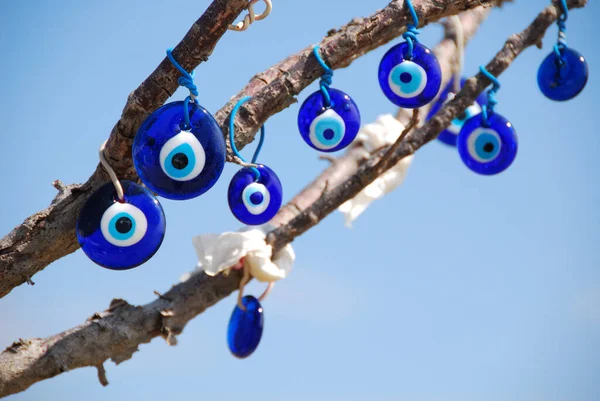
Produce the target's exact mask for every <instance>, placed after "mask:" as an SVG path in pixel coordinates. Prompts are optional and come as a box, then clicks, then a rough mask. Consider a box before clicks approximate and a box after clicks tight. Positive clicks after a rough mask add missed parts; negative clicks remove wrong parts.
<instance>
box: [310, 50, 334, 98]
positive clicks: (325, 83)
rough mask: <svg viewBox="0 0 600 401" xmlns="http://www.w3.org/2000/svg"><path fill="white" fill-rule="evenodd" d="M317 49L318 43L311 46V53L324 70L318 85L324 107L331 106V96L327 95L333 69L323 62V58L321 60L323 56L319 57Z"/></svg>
mask: <svg viewBox="0 0 600 401" xmlns="http://www.w3.org/2000/svg"><path fill="white" fill-rule="evenodd" d="M319 49H320V48H319V45H316V46H315V47H313V54H314V55H315V58H316V59H317V61H318V62H319V64H320V65H321V68H323V69H324V70H325V72H324V73H323V75H321V81H320V82H319V86H320V87H321V93H322V94H323V101H324V102H325V107H333V105H332V104H331V96H329V86H330V85H331V82H332V81H333V70H332V69H331V68H329V66H328V65H327V64H326V63H325V60H323V57H321V54H320V53H319Z"/></svg>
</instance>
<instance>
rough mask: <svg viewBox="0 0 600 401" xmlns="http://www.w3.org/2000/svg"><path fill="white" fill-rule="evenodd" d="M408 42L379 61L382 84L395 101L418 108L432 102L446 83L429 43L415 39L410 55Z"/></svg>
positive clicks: (401, 44)
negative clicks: (427, 44)
mask: <svg viewBox="0 0 600 401" xmlns="http://www.w3.org/2000/svg"><path fill="white" fill-rule="evenodd" d="M407 49H408V44H407V43H406V42H402V43H400V44H398V45H396V46H394V47H392V48H391V49H390V50H388V52H387V53H386V54H385V55H384V56H383V58H382V59H381V63H380V64H379V85H380V86H381V90H382V91H383V93H384V94H385V95H386V96H387V98H388V99H390V101H391V102H392V103H394V104H395V105H397V106H400V107H404V108H407V109H415V108H417V107H421V106H424V105H426V104H427V103H429V102H431V101H432V100H433V99H434V98H435V96H436V95H437V94H438V92H439V90H440V87H441V85H442V70H441V68H440V63H439V62H438V59H437V57H436V56H435V55H434V54H433V53H432V51H431V50H429V49H428V48H427V47H425V46H423V45H422V44H420V43H418V42H416V43H414V50H413V55H412V57H411V58H410V59H408V58H406V53H407Z"/></svg>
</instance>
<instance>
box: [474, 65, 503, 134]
mask: <svg viewBox="0 0 600 401" xmlns="http://www.w3.org/2000/svg"><path fill="white" fill-rule="evenodd" d="M479 71H481V73H482V74H483V75H485V77H486V78H487V79H489V80H490V81H492V89H490V90H489V91H488V93H487V104H486V105H485V107H483V109H482V110H481V121H482V123H483V125H484V126H485V127H489V125H490V121H489V120H488V117H489V115H490V114H492V113H494V108H495V107H496V105H497V104H498V100H496V92H498V89H500V81H498V78H496V77H495V76H493V75H492V74H491V73H490V72H489V71H488V70H486V69H485V67H484V66H482V65H481V66H479Z"/></svg>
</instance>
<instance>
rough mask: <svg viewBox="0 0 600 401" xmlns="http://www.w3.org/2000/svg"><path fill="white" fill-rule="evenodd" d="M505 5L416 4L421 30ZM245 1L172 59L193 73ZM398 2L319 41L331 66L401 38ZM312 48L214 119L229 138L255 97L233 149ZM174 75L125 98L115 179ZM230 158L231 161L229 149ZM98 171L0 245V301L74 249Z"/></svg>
mask: <svg viewBox="0 0 600 401" xmlns="http://www.w3.org/2000/svg"><path fill="white" fill-rule="evenodd" d="M503 1H509V0H414V1H413V4H414V7H415V9H416V10H417V13H418V15H419V20H420V26H424V25H427V24H429V23H430V22H434V21H437V20H439V19H440V18H443V17H446V16H449V15H455V14H457V13H458V12H459V11H463V10H468V9H473V8H475V7H479V6H480V5H496V4H499V3H502V2H503ZM246 4H247V0H229V1H225V0H216V1H214V2H213V3H212V4H211V5H210V6H209V8H208V9H207V11H206V12H205V13H204V14H203V15H202V17H200V19H199V20H198V21H197V22H196V23H195V24H194V25H193V26H192V28H191V29H190V30H189V32H188V33H187V34H186V36H185V37H184V39H183V40H182V41H181V42H180V44H179V45H177V47H176V48H175V49H174V53H173V54H174V56H175V58H176V59H177V60H178V61H179V62H180V63H181V65H182V66H183V67H184V68H186V69H187V70H192V69H194V68H195V67H196V66H197V65H198V64H199V63H200V62H202V61H204V60H206V58H207V57H208V56H209V55H210V53H211V52H212V49H213V48H214V46H215V45H216V43H217V41H218V40H219V38H220V37H221V36H222V35H223V33H224V32H225V31H226V29H227V26H228V24H230V23H231V22H232V21H233V20H234V19H235V18H236V17H237V15H239V13H240V11H241V10H242V9H243V6H245V5H246ZM403 5H404V2H403V1H392V2H391V3H390V4H389V5H388V6H386V7H384V8H383V9H382V10H380V11H377V12H376V13H375V14H373V15H371V16H370V17H367V18H356V19H354V20H352V21H351V22H350V23H348V24H347V25H345V26H343V27H342V28H340V29H338V30H332V31H330V32H329V33H328V36H327V37H326V38H325V39H324V40H323V41H322V42H321V48H322V54H323V56H324V58H325V59H326V60H327V62H328V63H329V65H330V66H331V67H332V68H334V69H337V68H342V67H346V66H348V65H349V64H350V63H351V62H352V61H353V60H354V59H356V58H357V57H360V56H362V55H363V54H365V53H367V52H369V51H371V50H373V49H375V48H376V47H378V46H381V45H383V44H385V43H387V42H389V41H390V40H392V39H394V38H396V37H398V36H399V35H400V34H401V33H402V32H404V30H405V25H406V23H407V20H408V18H410V17H409V14H408V12H407V10H406V9H405V8H404V7H403ZM311 51H312V45H311V46H308V47H307V48H306V49H304V50H303V51H301V52H298V53H296V54H294V55H292V56H290V57H288V58H287V59H285V60H283V61H282V62H280V63H278V64H277V65H275V66H273V67H272V68H270V69H268V70H266V71H264V72H262V73H260V74H258V75H257V76H256V77H254V78H253V79H252V80H251V81H250V83H249V84H248V85H247V86H246V87H245V88H244V89H243V90H242V91H241V92H240V93H239V94H238V95H236V96H235V97H234V98H232V100H231V101H230V102H228V103H227V104H226V105H225V106H224V107H223V108H222V109H221V110H219V111H218V112H217V113H216V114H215V118H216V119H217V121H218V122H219V124H220V125H221V128H222V130H223V132H224V134H225V135H227V132H228V128H227V119H228V117H229V113H230V111H231V109H232V108H233V106H234V104H235V103H236V102H237V100H238V99H239V98H240V97H242V96H252V97H253V99H252V100H250V101H249V102H248V103H246V104H245V105H244V107H242V108H241V110H240V113H239V114H238V118H237V119H236V144H237V145H238V148H239V149H241V148H243V146H244V145H246V144H248V143H249V142H251V141H252V140H253V139H254V135H255V133H256V131H257V130H258V128H259V127H260V126H261V125H262V124H263V123H264V122H265V121H266V120H267V119H268V118H269V117H270V116H272V115H273V114H275V113H277V112H279V111H281V110H283V109H285V108H286V107H288V106H289V105H290V104H292V103H294V102H295V101H296V99H295V95H297V94H298V93H300V91H302V90H303V89H304V88H305V87H306V86H308V85H309V84H310V83H312V82H313V81H314V80H315V79H317V78H318V77H319V76H320V75H321V69H320V67H319V65H318V64H317V62H316V60H315V59H314V57H312V56H311ZM178 77H179V73H178V72H177V71H176V69H175V68H174V67H173V66H172V65H171V64H170V63H169V62H168V61H167V60H166V59H165V60H163V62H162V63H161V64H160V65H159V66H158V67H157V69H156V70H155V71H154V72H153V73H152V74H151V75H150V76H149V77H148V78H147V79H146V80H145V81H144V82H143V83H142V84H141V85H140V87H139V88H138V89H136V90H135V91H134V92H133V93H132V94H131V95H130V96H129V99H128V101H127V104H126V106H125V109H124V110H123V113H122V116H121V119H120V120H119V122H117V124H116V125H115V127H114V128H113V130H112V132H111V135H110V137H109V141H108V143H107V148H106V155H107V157H108V158H109V161H110V163H111V165H112V166H113V167H114V168H115V171H116V173H117V175H118V176H119V177H120V178H123V179H131V180H136V179H137V176H136V174H135V171H134V169H133V164H132V160H131V143H132V139H133V137H134V135H135V133H136V131H137V129H138V127H139V125H140V124H141V122H142V121H143V120H144V119H145V118H146V117H147V116H148V114H149V113H151V112H153V111H154V110H156V109H157V108H158V107H160V106H161V105H162V104H163V103H164V102H165V101H166V99H167V98H168V97H169V96H170V95H171V94H172V93H173V92H174V91H175V90H176V89H177V78H178ZM228 154H229V156H228V160H229V161H232V160H233V158H232V157H231V156H230V155H231V152H228ZM106 181H108V179H107V177H106V175H105V173H104V171H103V170H102V168H101V167H98V168H97V169H96V171H95V172H94V174H92V176H91V177H90V179H89V180H88V181H87V182H86V183H85V184H82V185H69V186H62V187H61V189H60V192H59V194H58V195H57V197H56V198H55V199H54V200H53V201H52V204H51V205H50V207H48V208H47V209H45V210H43V211H41V212H38V213H36V214H34V215H33V216H30V217H28V218H27V219H26V220H25V222H24V223H23V224H21V225H20V226H18V227H16V228H15V229H14V230H13V231H12V232H11V233H9V234H8V235H7V236H5V237H4V238H2V239H1V240H0V297H4V296H5V295H7V294H8V293H9V292H10V291H11V290H12V289H13V288H14V287H16V286H18V285H21V284H23V283H25V282H28V283H30V284H31V283H32V281H31V277H32V276H33V275H34V274H36V273H37V272H39V271H40V270H42V269H44V268H45V267H46V266H48V265H49V264H50V263H52V262H53V261H55V260H57V259H60V258H61V257H63V256H66V255H68V254H70V253H72V252H75V251H76V250H77V249H78V248H79V244H78V243H77V239H76V237H75V222H76V219H77V216H78V214H79V210H80V209H81V207H82V206H83V204H84V202H85V201H86V200H87V198H88V197H89V196H90V195H91V194H92V193H93V192H94V190H96V189H97V188H98V187H99V186H100V185H102V184H103V183H104V182H106Z"/></svg>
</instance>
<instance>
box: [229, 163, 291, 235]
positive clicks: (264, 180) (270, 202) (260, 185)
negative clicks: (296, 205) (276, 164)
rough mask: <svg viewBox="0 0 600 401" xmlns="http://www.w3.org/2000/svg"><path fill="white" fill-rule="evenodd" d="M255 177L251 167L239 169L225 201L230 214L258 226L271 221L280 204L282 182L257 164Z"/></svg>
mask: <svg viewBox="0 0 600 401" xmlns="http://www.w3.org/2000/svg"><path fill="white" fill-rule="evenodd" d="M255 169H256V170H258V175H257V174H256V172H255V171H254V170H253V169H252V168H250V167H244V168H242V169H241V170H239V171H238V172H237V173H236V174H235V175H234V176H233V178H232V179H231V183H230V184H229V191H228V194H227V200H228V201H229V208H230V209H231V212H232V213H233V215H234V216H235V217H236V218H237V219H238V220H239V221H241V222H242V223H244V224H247V225H260V224H264V223H266V222H268V221H269V220H271V219H272V218H273V217H275V215H276V214H277V212H278V211H279V208H281V203H282V189H281V182H280V181H279V178H278V177H277V175H276V174H275V173H274V172H273V170H271V169H270V168H268V167H267V166H264V165H260V164H259V165H257V166H256V167H255Z"/></svg>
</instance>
